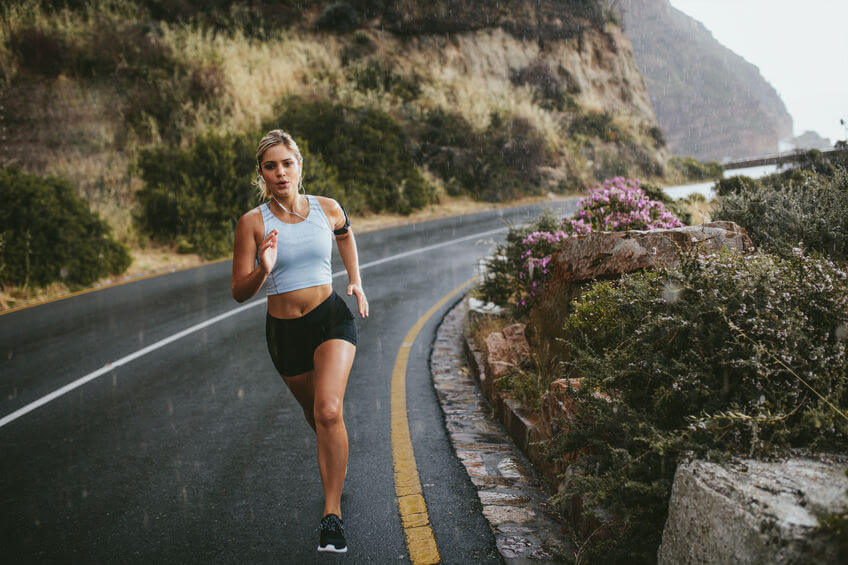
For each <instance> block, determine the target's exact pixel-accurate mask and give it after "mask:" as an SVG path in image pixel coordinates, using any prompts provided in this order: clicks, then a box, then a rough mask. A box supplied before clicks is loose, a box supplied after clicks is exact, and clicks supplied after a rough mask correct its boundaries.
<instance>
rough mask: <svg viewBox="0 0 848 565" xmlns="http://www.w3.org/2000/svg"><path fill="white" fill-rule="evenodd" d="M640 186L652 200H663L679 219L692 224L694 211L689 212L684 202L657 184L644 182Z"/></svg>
mask: <svg viewBox="0 0 848 565" xmlns="http://www.w3.org/2000/svg"><path fill="white" fill-rule="evenodd" d="M640 188H641V189H642V190H644V191H645V194H647V195H648V198H650V199H651V200H656V201H657V202H662V203H663V205H664V206H665V207H666V208H668V210H669V211H670V212H671V213H672V214H674V215H675V216H676V217H677V219H678V220H680V221H681V222H682V223H683V224H684V225H687V226H691V225H692V212H689V211H688V210H687V209H686V206H684V205H683V202H678V201H677V200H675V199H674V198H672V197H671V196H669V195H668V194H666V193H665V191H664V190H663V189H662V188H661V187H660V186H658V185H656V184H651V183H649V182H643V183H642V184H641V185H640ZM698 196H700V195H698Z"/></svg>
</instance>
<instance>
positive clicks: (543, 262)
mask: <svg viewBox="0 0 848 565" xmlns="http://www.w3.org/2000/svg"><path fill="white" fill-rule="evenodd" d="M567 237H569V236H568V234H567V233H565V232H564V231H562V230H557V231H554V232H549V231H534V232H532V233H530V234H529V235H528V236H527V237H525V238H524V239H522V240H521V246H522V248H523V251H522V252H521V260H522V262H523V264H522V267H523V268H522V270H521V272H519V273H518V280H519V281H520V287H521V289H522V291H523V292H519V293H518V297H517V299H516V301H515V306H516V308H518V309H525V308H528V307H529V306H530V304H531V303H532V302H533V300H535V298H536V297H537V296H538V295H539V294H540V293H541V291H542V289H544V288H545V286H547V283H548V278H549V277H550V273H549V272H548V263H550V262H551V259H552V258H553V254H554V253H555V252H556V249H557V248H558V247H559V242H561V241H562V240H563V239H565V238H567Z"/></svg>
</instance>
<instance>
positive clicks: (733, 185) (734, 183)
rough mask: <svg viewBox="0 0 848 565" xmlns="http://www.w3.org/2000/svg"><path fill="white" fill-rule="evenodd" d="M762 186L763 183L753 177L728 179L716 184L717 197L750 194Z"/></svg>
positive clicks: (742, 176)
mask: <svg viewBox="0 0 848 565" xmlns="http://www.w3.org/2000/svg"><path fill="white" fill-rule="evenodd" d="M760 186H762V183H760V181H758V180H757V179H752V178H751V177H746V176H744V175H737V176H733V177H730V178H726V179H724V178H723V179H719V181H718V182H717V183H716V184H715V191H716V195H717V196H727V195H728V194H741V193H743V192H749V191H751V190H754V189H756V188H758V187H760Z"/></svg>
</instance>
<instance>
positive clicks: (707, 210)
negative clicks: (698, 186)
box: [678, 194, 715, 225]
mask: <svg viewBox="0 0 848 565" xmlns="http://www.w3.org/2000/svg"><path fill="white" fill-rule="evenodd" d="M678 202H679V203H681V204H683V206H684V207H685V208H686V210H687V211H688V212H691V214H692V224H693V225H698V224H703V223H706V222H709V221H710V214H711V213H712V211H713V206H714V204H715V203H714V202H713V201H712V200H707V199H706V198H704V197H703V196H701V195H700V194H693V195H690V196H689V197H687V198H683V199H681V200H678Z"/></svg>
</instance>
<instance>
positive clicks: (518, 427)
mask: <svg viewBox="0 0 848 565" xmlns="http://www.w3.org/2000/svg"><path fill="white" fill-rule="evenodd" d="M466 312H467V302H466V300H464V299H463V300H462V301H460V302H459V303H458V304H457V305H455V306H454V307H453V308H451V310H450V311H449V312H448V313H447V314H446V315H445V317H444V318H443V319H442V322H441V323H440V325H439V327H438V329H437V331H436V340H435V342H434V344H433V350H432V353H431V356H430V372H431V375H432V378H433V385H434V387H435V389H436V394H437V396H438V398H439V403H440V404H441V407H442V412H443V414H444V418H445V427H446V429H447V431H448V435H449V436H450V439H451V443H452V445H453V448H454V451H455V452H456V455H457V457H458V458H459V460H460V461H461V462H462V464H463V466H464V467H465V469H466V471H467V472H468V476H469V478H470V479H471V482H472V483H473V484H474V486H475V488H476V489H477V495H478V496H479V498H480V502H481V504H482V505H483V515H484V516H485V517H486V519H487V520H488V521H489V525H490V527H491V528H492V533H493V534H494V536H495V541H496V544H497V547H498V551H499V552H500V553H501V555H502V556H503V558H504V560H505V561H506V562H507V563H531V562H532V563H562V562H566V561H569V562H570V561H573V555H574V546H573V544H572V543H571V542H570V541H569V540H570V536H569V534H568V527H567V525H566V524H565V522H564V521H563V520H562V518H561V517H560V516H559V514H558V513H557V512H556V510H555V508H554V507H553V506H552V505H551V504H550V503H549V502H548V493H546V492H544V490H543V487H542V483H540V481H539V480H538V479H537V477H536V476H535V473H534V470H533V467H532V465H531V464H530V463H529V462H528V460H527V458H526V457H525V456H524V454H523V453H522V452H521V450H520V449H519V448H518V447H516V445H514V444H513V443H512V442H511V441H510V439H509V438H510V436H513V435H514V436H515V437H517V438H519V439H518V440H517V443H519V444H520V445H523V446H525V447H526V446H529V444H530V442H532V441H536V439H535V436H534V435H533V433H538V432H535V426H533V424H532V422H531V421H529V420H528V419H527V418H526V417H525V416H522V415H520V414H519V412H518V409H517V406H516V405H515V403H513V402H511V401H509V400H506V401H501V403H500V404H501V406H503V407H506V408H498V409H496V411H497V412H501V411H504V413H509V414H511V415H513V416H511V419H510V420H508V422H509V425H508V426H502V425H501V424H500V423H499V422H497V421H496V420H495V419H494V418H493V415H492V411H493V408H492V406H490V405H489V403H488V402H487V401H486V398H485V397H484V395H483V394H482V393H481V391H480V388H478V386H477V383H476V382H475V378H478V377H477V372H478V368H479V367H480V365H479V360H478V359H481V358H475V359H474V363H475V365H476V367H475V368H474V369H472V368H471V367H469V366H468V365H469V359H470V358H471V356H466V355H465V351H464V348H468V347H470V346H469V344H468V342H467V341H466V339H465V337H464V336H463V325H464V321H465V318H466ZM472 373H474V375H473V376H472ZM484 382H485V381H481V384H482V383H484ZM505 428H506V429H505ZM522 438H523V439H522ZM530 449H531V450H532V449H533V448H532V447H530Z"/></svg>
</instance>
